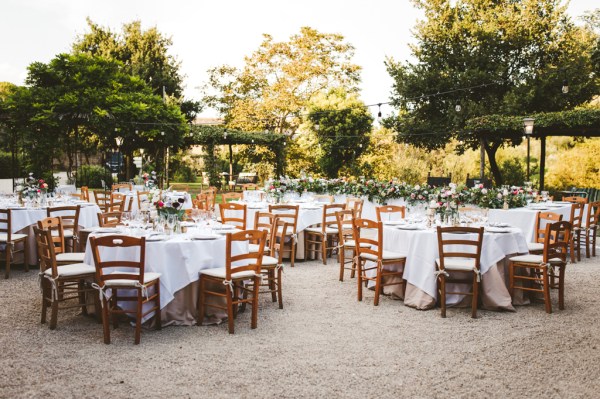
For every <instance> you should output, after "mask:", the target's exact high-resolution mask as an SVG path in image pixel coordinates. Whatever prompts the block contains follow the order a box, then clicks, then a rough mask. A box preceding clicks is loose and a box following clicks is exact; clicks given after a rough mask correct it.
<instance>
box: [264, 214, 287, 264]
mask: <svg viewBox="0 0 600 399" xmlns="http://www.w3.org/2000/svg"><path fill="white" fill-rule="evenodd" d="M292 229H293V226H292V225H291V224H290V223H288V222H286V221H285V220H282V219H279V218H278V217H275V218H274V219H273V226H272V227H271V237H270V239H269V241H270V245H271V256H272V257H273V258H276V259H277V263H278V264H282V263H283V253H284V250H283V247H284V246H285V238H286V236H288V235H290V234H293V231H292ZM276 254H277V256H276Z"/></svg>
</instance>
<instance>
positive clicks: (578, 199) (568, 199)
mask: <svg viewBox="0 0 600 399" xmlns="http://www.w3.org/2000/svg"><path fill="white" fill-rule="evenodd" d="M562 200H563V201H565V202H571V203H575V202H579V203H582V204H587V203H588V199H587V198H585V197H579V196H568V197H563V198H562Z"/></svg>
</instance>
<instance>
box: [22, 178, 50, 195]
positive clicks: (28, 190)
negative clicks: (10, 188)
mask: <svg viewBox="0 0 600 399" xmlns="http://www.w3.org/2000/svg"><path fill="white" fill-rule="evenodd" d="M47 190H48V183H46V182H45V181H44V179H36V178H35V177H33V173H30V174H29V176H28V177H27V178H26V179H25V184H24V186H23V189H22V190H21V196H22V197H25V196H27V197H29V198H33V197H34V196H37V195H39V194H42V193H43V194H45V193H46V192H47Z"/></svg>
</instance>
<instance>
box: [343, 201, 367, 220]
mask: <svg viewBox="0 0 600 399" xmlns="http://www.w3.org/2000/svg"><path fill="white" fill-rule="evenodd" d="M364 203H365V201H364V200H362V199H360V198H357V197H347V198H346V209H347V210H353V211H354V217H357V218H362V210H363V205H364Z"/></svg>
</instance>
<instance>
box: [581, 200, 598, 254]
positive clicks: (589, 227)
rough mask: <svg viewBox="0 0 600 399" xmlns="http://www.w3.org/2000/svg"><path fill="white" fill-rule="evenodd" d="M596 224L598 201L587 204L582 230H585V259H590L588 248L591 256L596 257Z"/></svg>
mask: <svg viewBox="0 0 600 399" xmlns="http://www.w3.org/2000/svg"><path fill="white" fill-rule="evenodd" d="M598 223H600V201H594V202H590V203H589V204H588V209H587V214H586V217H585V221H584V225H583V229H584V230H585V257H586V258H589V257H590V246H591V254H592V256H596V236H597V234H598Z"/></svg>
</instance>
